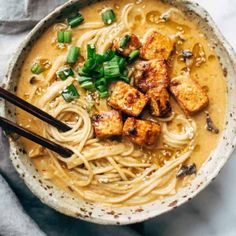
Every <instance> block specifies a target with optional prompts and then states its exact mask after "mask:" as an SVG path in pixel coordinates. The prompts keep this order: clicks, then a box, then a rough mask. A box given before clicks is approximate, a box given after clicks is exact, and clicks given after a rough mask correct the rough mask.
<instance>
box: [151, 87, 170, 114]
mask: <svg viewBox="0 0 236 236" xmlns="http://www.w3.org/2000/svg"><path fill="white" fill-rule="evenodd" d="M147 96H148V97H149V106H150V109H151V114H152V115H153V116H157V117H167V116H168V115H169V114H170V113H171V110H172V109H171V105H170V94H169V92H168V91H167V89H166V88H165V87H164V86H158V87H156V88H152V89H149V90H148V92H147Z"/></svg>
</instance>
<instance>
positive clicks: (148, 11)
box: [17, 0, 227, 205]
mask: <svg viewBox="0 0 236 236" xmlns="http://www.w3.org/2000/svg"><path fill="white" fill-rule="evenodd" d="M129 3H134V4H135V8H137V9H140V11H142V12H143V13H142V14H143V15H144V16H145V18H146V19H147V20H146V21H145V23H144V25H141V24H140V20H141V18H140V16H135V17H136V21H135V24H134V26H133V27H132V29H129V31H130V32H132V33H134V34H136V35H137V36H139V37H140V39H142V38H143V37H144V34H145V33H146V32H147V31H148V30H149V29H152V28H153V29H155V30H157V31H160V32H161V33H164V34H167V35H169V36H173V35H175V34H177V33H178V32H182V37H184V39H185V40H184V41H183V42H182V45H181V46H180V49H181V50H186V49H189V50H192V48H193V47H194V45H195V44H196V43H200V44H201V45H202V46H203V48H204V51H205V54H206V62H204V63H203V64H202V65H201V66H200V67H196V68H194V69H193V70H191V72H190V73H191V78H193V79H195V80H197V81H198V82H199V84H200V85H201V86H202V87H203V88H204V89H205V90H207V94H208V97H209V101H210V104H209V106H208V107H207V109H206V110H207V111H209V113H210V115H211V118H212V120H213V121H214V124H215V126H216V127H217V128H218V129H219V130H220V133H219V134H214V133H211V132H209V131H207V129H206V127H205V126H206V114H205V113H204V111H201V112H199V113H198V114H197V115H194V116H191V117H190V118H191V119H192V120H194V121H195V123H196V126H197V133H196V138H195V147H194V150H193V152H192V153H191V155H190V157H189V158H188V159H187V160H186V161H185V162H184V163H185V164H192V163H195V164H196V167H197V170H199V169H200V168H201V166H202V165H203V163H204V162H205V161H206V160H207V158H208V157H209V156H210V154H211V152H212V151H213V150H214V148H215V147H216V145H217V142H218V140H219V138H220V136H221V133H222V131H223V130H224V120H225V111H226V104H227V101H226V83H225V78H224V75H223V70H222V68H221V66H220V63H219V60H218V58H217V56H216V54H215V52H214V49H213V48H212V46H211V45H209V42H208V41H207V39H206V38H205V36H204V35H203V34H202V32H201V31H200V29H198V27H197V25H196V24H195V23H194V22H190V21H189V20H188V18H186V17H185V16H184V15H183V14H182V13H180V12H176V11H174V12H173V15H172V16H171V18H170V19H169V20H167V21H166V22H159V23H157V20H158V19H159V17H160V16H161V15H162V14H163V13H166V12H167V11H168V10H169V9H170V8H171V6H169V5H167V4H163V3H161V2H160V1H156V0H145V1H136V2H135V1H124V0H120V1H119V2H118V3H117V1H102V2H98V3H94V4H92V5H91V6H88V7H85V8H83V9H81V11H80V12H81V14H82V15H83V16H84V18H85V24H86V23H88V22H100V23H102V20H101V16H100V12H101V10H102V9H104V8H106V7H111V8H112V9H113V10H114V11H115V13H116V16H117V22H119V21H120V16H121V10H122V9H124V7H125V6H127V4H129ZM132 14H133V13H132V12H131V13H130V15H129V17H131V18H132ZM155 21H156V22H155ZM81 26H83V24H82V25H81ZM81 26H78V27H76V28H73V29H72V32H73V38H72V43H71V45H76V44H77V42H78V40H79V39H80V37H81V36H82V35H84V34H85V33H86V32H89V31H91V29H81ZM58 28H60V24H59V23H57V24H55V25H52V26H51V27H50V28H49V29H48V30H47V31H46V32H44V33H43V34H42V36H41V37H40V39H39V40H38V41H37V42H35V44H34V46H33V47H32V49H31V51H30V52H29V54H28V56H27V58H26V60H25V62H24V64H23V66H22V70H21V75H20V79H19V83H18V87H17V95H18V96H19V97H22V98H23V99H25V100H27V101H29V102H30V103H33V104H38V101H39V99H40V98H41V97H42V96H43V95H44V93H45V91H46V88H47V86H48V85H50V84H48V85H47V86H41V87H40V88H38V87H37V85H35V84H34V83H32V77H33V74H32V73H31V65H32V63H33V61H34V60H35V59H36V58H44V59H47V60H48V61H50V62H51V63H52V67H53V64H54V63H55V61H56V60H57V58H58V57H61V56H63V55H64V56H65V57H66V55H67V53H68V48H67V47H65V48H58V47H57V43H56V33H57V29H58ZM80 62H83V59H82V58H80V59H79V63H80ZM77 65H78V63H77V64H76V65H75V66H74V67H73V68H74V69H75V68H76V67H77ZM185 66H186V65H185V63H184V62H180V60H179V59H176V58H175V59H173V60H172V64H171V68H170V69H169V77H170V78H173V77H175V76H177V75H180V74H181V72H182V69H183V68H184V67H185ZM52 67H51V68H52ZM49 71H50V70H46V71H45V72H43V73H42V74H41V75H40V76H41V77H42V78H45V77H46V76H47V75H48V73H49ZM36 77H37V76H36ZM55 79H56V76H54V80H55ZM74 84H75V83H74ZM76 87H77V89H78V91H79V93H80V95H81V96H83V95H84V96H85V92H84V91H83V89H81V88H80V87H79V85H78V84H76ZM32 91H35V92H34V93H33V92H32ZM102 104H103V103H102ZM102 104H101V106H102ZM171 105H172V109H173V111H174V112H175V114H182V115H184V113H183V111H182V110H181V109H180V107H179V105H178V104H177V103H176V101H175V100H174V99H173V98H172V99H171ZM105 107H106V106H105ZM52 109H53V108H52ZM105 109H107V107H106V108H105ZM49 112H51V111H50V110H49ZM69 119H72V118H71V117H70V118H69ZM70 121H71V120H70ZM17 122H18V124H20V125H22V126H23V127H26V128H28V129H30V130H32V131H34V132H35V133H37V134H40V135H43V136H45V127H46V125H45V123H43V122H42V121H40V120H38V119H37V118H35V117H32V116H31V115H29V114H28V113H25V112H24V111H22V110H20V109H17ZM161 125H162V123H161ZM42 127H43V128H42ZM21 141H22V143H23V145H24V147H25V150H26V151H27V153H29V154H30V155H31V156H34V157H32V162H33V163H34V165H35V167H36V168H37V169H38V170H39V172H40V173H41V174H42V176H43V177H45V178H46V179H49V180H50V181H51V182H53V183H54V184H55V185H57V186H59V187H60V188H62V189H65V190H66V191H71V193H72V194H75V195H76V196H79V197H81V196H80V194H77V192H76V191H75V190H74V189H72V188H71V186H70V185H68V184H67V183H66V182H65V181H64V180H63V177H62V178H60V177H59V176H60V174H59V175H57V174H54V172H55V168H54V167H55V162H54V161H53V158H52V157H51V155H49V153H48V152H47V151H46V150H42V149H41V148H39V146H38V145H37V144H35V143H33V142H31V141H29V140H26V139H24V138H21ZM161 144H162V141H161V139H160V141H159V142H158V145H161ZM137 149H139V147H137ZM144 152H147V153H151V154H150V155H152V156H153V157H152V158H153V159H155V158H160V155H161V154H160V150H156V151H151V152H150V151H147V150H144ZM37 154H39V155H37ZM164 159H165V157H164ZM166 160H168V158H167V157H166ZM58 163H60V164H61V168H62V169H63V170H64V171H65V172H66V173H67V174H69V175H71V176H73V175H74V173H72V172H73V171H72V170H69V169H68V168H67V166H66V164H65V163H62V162H60V161H59V162H58ZM154 163H158V161H156V162H155V161H154ZM164 163H165V162H164ZM179 168H180V166H179V165H178V167H177V168H175V169H174V170H175V172H174V176H175V174H176V171H177V170H178V169H179ZM76 178H77V177H75V179H74V181H77V179H76ZM174 178H175V177H174ZM192 178H194V175H192V176H186V177H184V178H177V179H176V181H177V183H176V186H175V188H174V191H171V192H170V193H169V194H164V195H155V196H152V197H150V198H149V200H148V201H152V200H154V199H155V198H156V199H157V198H160V197H163V196H165V195H171V194H175V192H176V191H177V190H178V188H180V187H183V186H185V185H186V184H188V183H189V181H190V180H191V179H192ZM93 188H95V189H96V187H94V186H90V185H88V186H85V187H81V189H82V191H84V190H91V191H92V190H93ZM96 191H97V190H96ZM96 193H99V191H97V192H96ZM102 194H103V193H101V195H102ZM106 194H107V193H106ZM86 200H89V201H91V199H86ZM95 201H96V200H95ZM100 202H103V201H100ZM145 202H146V201H145V200H144V202H142V201H141V203H145ZM105 203H106V202H105ZM138 203H139V202H138ZM118 204H122V205H135V201H134V202H128V201H127V202H125V201H124V202H119V203H118Z"/></svg>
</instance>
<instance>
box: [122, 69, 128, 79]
mask: <svg viewBox="0 0 236 236" xmlns="http://www.w3.org/2000/svg"><path fill="white" fill-rule="evenodd" d="M128 74H129V71H128V70H127V69H125V70H124V71H123V75H124V76H126V77H127V76H128Z"/></svg>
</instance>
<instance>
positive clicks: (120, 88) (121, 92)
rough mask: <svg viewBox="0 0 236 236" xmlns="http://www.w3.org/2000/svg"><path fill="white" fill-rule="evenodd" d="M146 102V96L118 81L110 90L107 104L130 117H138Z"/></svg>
mask: <svg viewBox="0 0 236 236" xmlns="http://www.w3.org/2000/svg"><path fill="white" fill-rule="evenodd" d="M147 102H148V98H147V96H145V95H144V94H142V93H141V92H139V91H138V90H137V89H135V88H134V87H132V86H130V85H129V84H126V83H124V82H122V81H118V82H117V83H116V84H115V85H114V86H113V89H112V92H111V96H110V98H109V99H108V104H109V105H110V106H111V107H113V108H115V109H117V110H120V111H123V112H124V113H126V114H128V115H130V116H138V115H139V114H140V113H141V112H142V110H143V108H144V107H145V105H146V104H147Z"/></svg>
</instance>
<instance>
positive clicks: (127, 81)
mask: <svg viewBox="0 0 236 236" xmlns="http://www.w3.org/2000/svg"><path fill="white" fill-rule="evenodd" d="M120 79H121V80H123V81H124V82H126V83H128V84H129V82H130V80H129V77H127V76H121V77H120Z"/></svg>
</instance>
